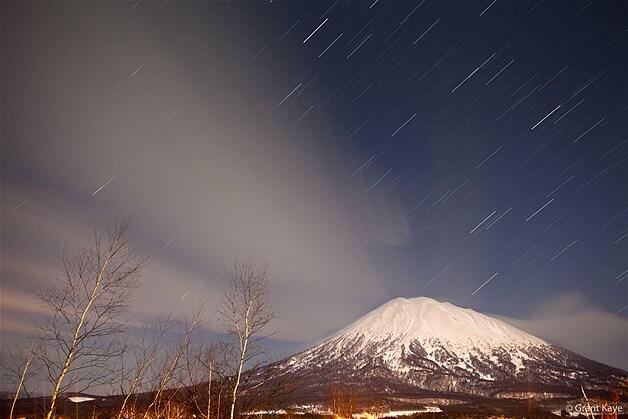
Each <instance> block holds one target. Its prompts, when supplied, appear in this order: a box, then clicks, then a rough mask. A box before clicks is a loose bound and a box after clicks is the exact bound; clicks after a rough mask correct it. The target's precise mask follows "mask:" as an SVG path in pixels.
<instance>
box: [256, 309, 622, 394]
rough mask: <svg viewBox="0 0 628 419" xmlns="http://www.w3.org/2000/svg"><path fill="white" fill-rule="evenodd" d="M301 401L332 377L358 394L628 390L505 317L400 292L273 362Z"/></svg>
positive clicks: (324, 389) (596, 366)
mask: <svg viewBox="0 0 628 419" xmlns="http://www.w3.org/2000/svg"><path fill="white" fill-rule="evenodd" d="M268 368H270V369H271V370H272V373H273V375H274V376H276V377H282V378H285V379H286V380H288V381H290V382H292V383H293V384H294V386H295V387H296V388H297V389H298V394H300V395H303V397H301V396H300V397H299V398H301V399H302V400H306V399H307V400H314V399H317V398H318V399H321V400H324V399H325V398H326V397H328V395H329V388H330V384H334V383H336V384H338V385H343V386H345V387H348V386H351V387H352V388H353V389H354V391H356V392H358V393H360V392H361V393H379V394H389V395H399V396H403V395H410V394H411V395H417V394H429V395H433V396H434V395H437V394H445V393H446V394H450V395H451V394H464V395H467V396H490V397H495V398H527V397H529V396H538V397H561V396H570V395H575V394H578V393H579V392H580V386H581V385H583V386H584V388H585V389H587V390H588V391H590V392H604V393H607V392H612V391H616V390H620V391H622V392H625V391H626V390H628V384H627V383H628V373H626V372H625V371H623V370H620V369H616V368H612V367H609V366H606V365H603V364H601V363H598V362H595V361H592V360H589V359H587V358H584V357H582V356H580V355H577V354H575V353H573V352H570V351H567V350H565V349H562V348H560V347H558V346H555V345H552V344H550V343H548V342H546V341H544V340H542V339H540V338H537V337H535V336H532V335H530V334H528V333H526V332H524V331H522V330H519V329H517V328H515V327H513V326H511V325H509V324H507V323H505V322H503V321H500V320H497V319H495V318H492V317H489V316H487V315H484V314H482V313H478V312H476V311H474V310H471V309H468V308H461V307H457V306H455V305H452V304H450V303H442V302H438V301H436V300H433V299H430V298H424V297H419V298H413V299H405V298H396V299H394V300H391V301H389V302H388V303H386V304H384V305H382V306H380V307H379V308H377V309H375V310H373V311H372V312H370V313H368V314H366V315H365V316H363V317H361V318H360V319H358V320H357V321H355V322H354V323H352V324H350V325H349V326H347V327H346V328H344V329H342V330H341V331H339V332H337V333H335V334H334V335H332V336H330V337H328V338H327V339H325V340H323V341H322V342H321V343H320V344H318V345H316V346H314V347H313V348H311V349H308V350H306V351H304V352H301V353H298V354H296V355H293V356H291V357H289V358H287V359H285V360H283V361H280V362H278V363H275V364H273V365H271V366H269V367H268Z"/></svg>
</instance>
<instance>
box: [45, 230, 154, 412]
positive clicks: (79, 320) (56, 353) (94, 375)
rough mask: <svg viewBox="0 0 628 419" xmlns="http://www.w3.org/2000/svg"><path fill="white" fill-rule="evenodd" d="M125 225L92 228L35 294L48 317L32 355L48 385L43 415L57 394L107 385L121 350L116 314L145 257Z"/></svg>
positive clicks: (126, 300)
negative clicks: (83, 244) (85, 241)
mask: <svg viewBox="0 0 628 419" xmlns="http://www.w3.org/2000/svg"><path fill="white" fill-rule="evenodd" d="M131 230H132V228H131V224H130V223H119V224H116V225H114V226H113V227H112V228H110V229H107V230H105V231H103V230H100V229H95V230H94V234H93V236H92V239H91V241H90V243H89V244H88V245H87V246H86V247H85V248H84V250H82V251H79V252H77V253H75V254H71V255H69V254H67V253H65V254H64V256H63V259H62V261H63V274H62V276H61V277H60V278H59V279H58V280H57V281H55V282H54V283H53V285H52V286H50V287H49V288H47V289H44V290H42V291H40V292H39V298H40V299H41V301H42V302H43V304H44V306H45V307H46V309H47V310H48V312H49V318H50V320H49V321H48V322H47V324H45V325H44V326H43V327H42V328H41V332H40V337H41V339H42V345H41V346H40V348H39V353H38V358H39V359H40V360H41V362H42V364H43V365H44V369H45V372H46V374H47V378H48V380H49V382H50V384H51V386H52V392H51V394H50V404H49V406H48V408H47V409H46V419H50V418H51V417H53V416H54V414H55V410H56V408H57V404H58V399H59V395H60V394H62V393H63V392H66V391H68V390H74V391H86V390H87V389H88V388H90V387H91V386H93V385H95V384H108V383H109V381H110V378H111V376H112V374H113V371H114V370H113V368H115V367H114V365H115V362H113V361H114V359H115V358H116V357H118V356H119V355H120V354H121V353H122V351H123V345H122V344H121V342H120V341H119V339H118V338H119V336H120V334H121V333H122V332H123V325H122V322H121V315H122V314H123V313H124V311H125V310H126V309H127V307H128V304H129V301H130V297H131V292H132V290H133V289H134V288H135V287H136V285H137V278H138V275H139V273H140V270H141V268H142V266H143V265H144V264H145V262H146V259H144V258H141V257H140V256H138V252H137V250H136V249H135V248H134V247H133V246H132V245H131V241H130V235H131Z"/></svg>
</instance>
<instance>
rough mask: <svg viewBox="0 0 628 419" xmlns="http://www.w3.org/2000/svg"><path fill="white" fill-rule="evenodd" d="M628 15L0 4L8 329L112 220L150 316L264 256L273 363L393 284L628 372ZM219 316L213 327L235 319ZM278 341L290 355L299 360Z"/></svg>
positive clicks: (384, 295)
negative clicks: (136, 254)
mask: <svg viewBox="0 0 628 419" xmlns="http://www.w3.org/2000/svg"><path fill="white" fill-rule="evenodd" d="M627 18H628V12H627V3H625V2H621V1H616V2H615V1H598V0H594V1H590V0H586V1H555V0H552V1H550V0H545V1H543V0H541V1H536V0H534V1H506V0H495V1H435V0H419V1H414V0H413V1H392V0H378V1H374V0H364V1H358V0H353V1H350V0H349V1H347V0H337V1H331V2H323V1H307V2H286V1H279V0H275V1H270V2H269V1H264V2H263V1H252V2H232V3H223V2H190V3H187V2H147V1H144V2H142V1H140V2H137V3H121V2H116V3H92V2H89V3H87V2H83V3H78V2H77V3H54V4H50V3H7V2H4V3H2V30H3V34H2V35H3V36H2V102H3V103H2V105H3V111H2V147H3V150H2V161H1V162H2V282H1V290H2V323H1V326H2V333H3V335H4V338H3V339H2V341H3V343H2V344H3V345H5V344H6V342H7V341H9V340H12V339H18V338H19V339H21V337H24V336H28V334H29V330H30V329H29V328H30V326H29V323H28V322H29V321H30V320H31V319H35V320H36V319H38V318H41V316H43V313H42V312H41V311H40V310H39V308H38V307H37V305H36V302H35V301H34V300H33V298H32V296H31V295H30V294H29V290H30V289H31V288H34V287H37V286H40V285H45V284H46V282H47V281H49V280H50V278H51V277H52V276H53V275H55V273H56V272H57V271H58V268H59V255H60V254H61V252H62V249H63V246H64V245H65V246H68V247H70V248H72V247H73V246H74V247H78V246H80V245H81V243H82V242H83V240H86V239H88V238H89V234H88V233H89V231H90V229H91V228H92V227H93V225H94V223H96V222H100V221H102V220H111V219H119V218H125V217H132V218H133V219H134V220H135V223H136V233H137V235H136V241H137V243H138V246H139V247H140V248H141V249H142V250H143V251H145V252H146V253H148V254H152V255H155V256H154V258H153V263H152V264H151V265H150V267H149V268H148V269H147V270H146V272H145V273H144V275H143V282H142V286H141V287H140V290H139V292H138V295H137V296H136V298H135V302H134V305H133V310H132V314H133V316H135V317H134V318H136V319H140V318H144V317H147V316H153V315H156V314H157V313H159V312H164V311H168V310H173V311H175V312H178V313H179V312H180V313H184V312H185V311H186V310H189V309H190V308H191V307H194V306H195V305H196V304H198V303H199V302H200V301H201V300H202V299H204V298H208V299H209V300H210V302H211V304H215V303H216V302H217V301H219V298H220V293H221V290H222V287H223V286H224V277H223V273H224V271H225V269H227V268H228V266H229V265H230V264H231V263H232V261H233V259H234V258H235V257H237V256H252V257H254V258H255V259H257V260H260V261H265V262H267V263H268V265H269V268H270V270H271V271H272V272H273V274H274V280H273V301H274V302H275V304H276V305H277V306H278V308H279V310H280V312H281V318H280V319H279V321H278V322H277V328H278V333H277V335H276V342H275V346H276V347H277V348H278V349H277V350H278V353H280V352H281V353H284V352H285V353H287V352H289V351H291V350H295V349H298V348H302V347H305V346H307V345H308V344H311V343H312V342H314V341H316V340H318V339H320V338H322V337H324V336H325V335H327V334H329V333H331V332H333V331H335V330H337V329H339V328H341V327H343V326H344V325H346V324H347V323H348V322H350V321H352V320H354V319H355V318H357V317H358V316H360V315H362V314H364V313H366V312H367V311H369V310H371V309H373V308H374V307H376V306H378V305H380V304H382V303H384V302H385V301H387V300H388V299H390V298H393V297H396V296H405V297H414V296H420V295H423V296H429V297H433V298H436V299H439V300H441V301H450V302H452V303H454V304H457V305H462V306H467V307H471V308H473V309H475V310H478V311H481V312H484V313H489V314H492V315H498V316H501V318H504V319H506V320H507V321H510V322H511V323H513V324H514V325H516V326H519V327H522V328H524V329H525V330H528V331H530V332H532V333H534V334H536V335H539V336H541V337H543V338H545V339H547V340H549V341H552V342H555V343H558V344H560V345H562V346H565V347H566V348H568V349H571V350H574V351H576V352H578V353H580V354H583V355H585V356H588V357H591V358H593V359H596V360H599V361H602V362H605V363H608V364H611V365H614V366H619V367H622V368H624V369H626V368H628V323H627V318H628V266H627V260H628V257H627V256H628V252H627V250H628V249H627V246H628V225H627V224H628V222H627V221H628V213H627V211H626V208H627V205H626V204H627V188H626V186H627V183H626V180H627V169H626V160H627V159H628V154H627V151H628V140H627V135H626V114H627V109H628V103H627V102H628V100H627V96H628V86H627V82H626V74H628V68H627V67H628V66H627V63H628V60H627V48H626V47H627V33H626V30H627V27H628V26H627V21H628V20H627ZM214 317H215V316H214V315H213V313H208V321H209V324H210V328H212V329H213V330H218V328H217V323H216V322H215V320H214V319H213V318H214ZM282 351H283V352H282Z"/></svg>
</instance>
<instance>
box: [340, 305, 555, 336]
mask: <svg viewBox="0 0 628 419" xmlns="http://www.w3.org/2000/svg"><path fill="white" fill-rule="evenodd" d="M358 334H359V335H362V336H364V337H365V338H366V339H367V340H373V339H375V340H378V339H380V338H381V339H383V338H386V339H388V340H390V339H394V340H397V341H398V343H409V342H411V341H413V340H417V339H418V340H429V339H439V340H441V341H448V342H450V343H459V344H462V343H466V342H473V343H474V344H476V345H478V344H486V345H503V344H511V343H512V344H518V345H519V344H526V343H528V344H532V343H533V344H545V343H546V342H545V341H543V340H542V339H539V338H537V337H535V336H532V335H530V334H528V333H526V332H524V331H522V330H519V329H517V328H516V327H514V326H511V325H509V324H507V323H505V322H503V321H501V320H497V319H495V318H492V317H489V316H487V315H484V314H482V313H478V312H477V311H475V310H472V309H470V308H462V307H458V306H455V305H453V304H451V303H448V302H440V301H437V300H434V299H432V298H428V297H415V298H403V297H397V298H394V299H392V300H390V301H388V302H387V303H385V304H383V305H381V306H380V307H378V308H376V309H375V310H373V311H371V312H369V313H367V314H366V315H364V316H362V317H361V318H359V319H358V320H356V321H355V322H353V323H351V324H350V325H349V326H347V327H346V328H344V329H342V330H341V331H339V332H338V333H336V334H335V335H333V336H331V337H330V338H329V339H330V340H331V339H337V338H338V337H340V336H345V337H350V336H354V337H355V335H358Z"/></svg>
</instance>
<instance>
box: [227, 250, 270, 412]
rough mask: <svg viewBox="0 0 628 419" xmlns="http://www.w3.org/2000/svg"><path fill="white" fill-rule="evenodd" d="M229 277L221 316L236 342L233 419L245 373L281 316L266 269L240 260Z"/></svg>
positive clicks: (232, 401) (229, 273) (232, 386)
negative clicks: (271, 298)
mask: <svg viewBox="0 0 628 419" xmlns="http://www.w3.org/2000/svg"><path fill="white" fill-rule="evenodd" d="M227 277H228V279H229V286H228V288H227V290H226V291H225V295H224V301H223V304H222V307H221V308H220V310H219V314H220V318H221V320H222V322H223V324H224V326H225V327H226V329H227V332H228V333H229V334H230V335H231V336H232V337H234V338H235V341H236V349H235V355H236V356H235V365H234V367H235V368H234V373H233V377H232V384H231V388H230V390H231V400H230V402H231V406H230V412H229V419H233V418H234V416H235V410H236V403H237V400H238V396H239V394H240V391H241V384H242V373H243V371H244V369H245V367H246V366H248V365H249V364H250V362H251V361H252V360H253V359H254V358H256V357H258V356H259V355H260V351H259V347H258V345H257V344H258V343H259V340H260V339H263V338H264V335H263V332H264V331H265V329H266V328H267V326H268V325H269V323H271V321H272V320H274V319H275V318H276V317H277V314H276V311H275V309H274V308H273V307H272V305H271V304H270V302H269V280H270V274H269V272H268V269H267V268H266V266H263V265H258V264H256V263H255V262H254V261H253V260H244V261H238V260H236V261H235V262H234V264H233V266H232V268H231V270H230V271H229V272H228V273H227Z"/></svg>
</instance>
